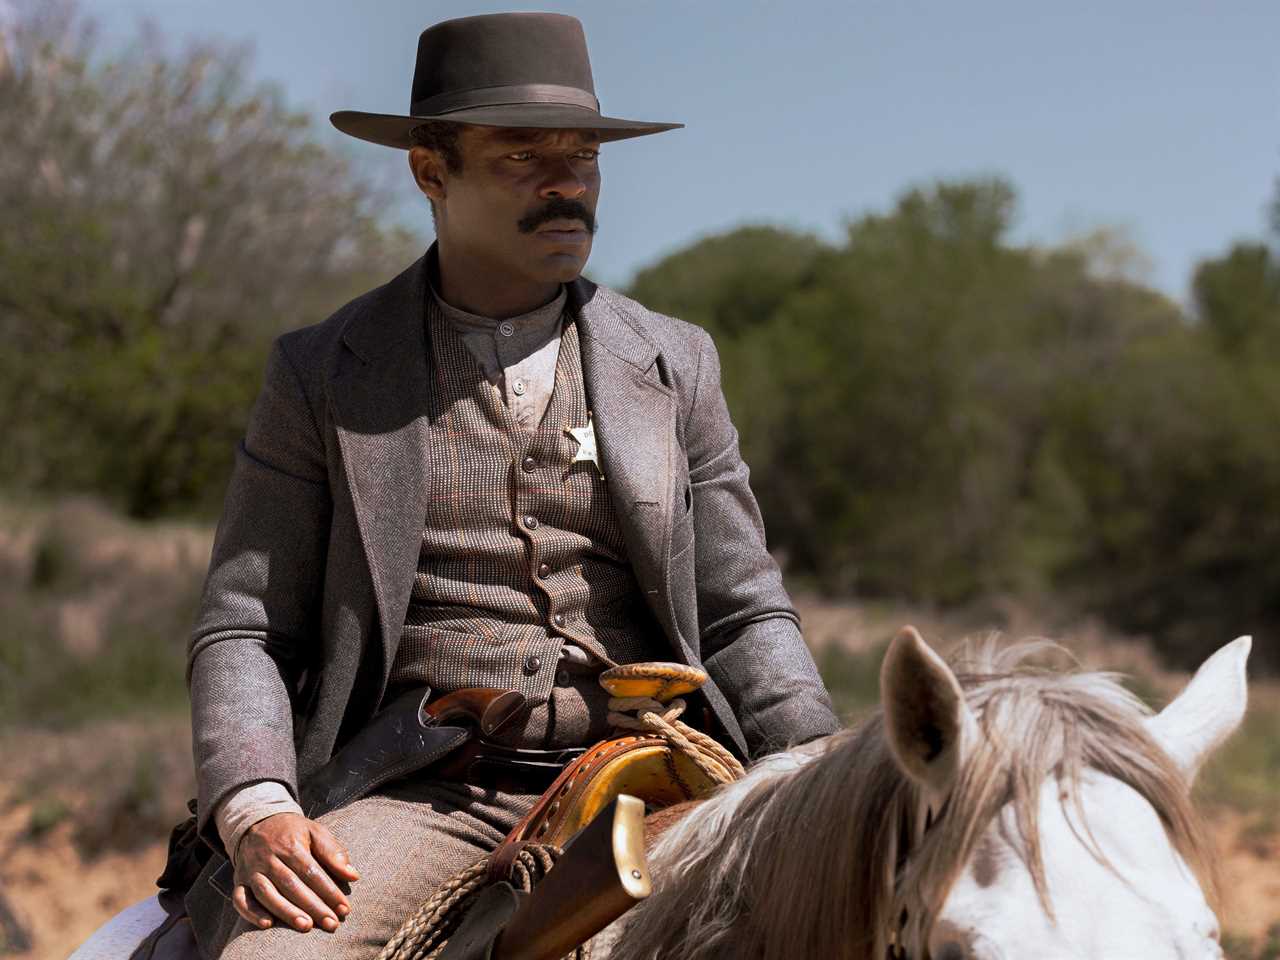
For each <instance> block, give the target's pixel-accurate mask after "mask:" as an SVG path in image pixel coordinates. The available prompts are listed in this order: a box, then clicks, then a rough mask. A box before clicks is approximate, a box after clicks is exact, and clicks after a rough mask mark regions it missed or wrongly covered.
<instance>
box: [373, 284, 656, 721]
mask: <svg viewBox="0 0 1280 960" xmlns="http://www.w3.org/2000/svg"><path fill="white" fill-rule="evenodd" d="M426 314H427V319H426V322H427V325H428V330H427V334H428V343H429V344H430V345H431V356H432V358H433V363H432V366H431V368H430V381H431V382H430V385H429V390H430V394H431V407H430V409H431V410H432V411H433V416H432V418H431V425H430V434H429V437H428V443H429V445H430V449H431V451H432V470H431V495H430V498H429V500H428V503H427V513H426V517H425V518H424V524H423V535H422V549H421V551H420V554H419V558H418V571H417V576H416V578H415V580H414V584H413V592H412V596H411V599H410V602H409V609H408V613H407V614H406V617H405V625H404V632H403V635H402V637H401V641H400V645H399V648H398V649H397V652H396V657H395V662H394V663H393V665H392V670H391V678H390V684H389V687H388V691H387V695H388V697H391V696H394V695H395V694H396V693H397V692H398V691H400V690H403V689H405V688H407V687H408V686H413V685H418V684H423V683H425V684H428V685H430V686H431V687H432V688H433V689H434V690H437V691H440V690H443V691H448V690H456V689H458V688H459V687H468V686H493V687H510V688H513V689H517V690H520V691H521V692H522V693H524V694H525V696H526V697H529V698H530V699H531V700H533V701H534V702H541V701H545V700H546V699H547V698H548V695H549V694H550V691H551V688H552V686H553V684H554V683H555V678H556V667H557V661H558V658H559V653H560V648H561V646H562V645H563V644H565V643H566V642H569V643H573V644H576V645H577V646H579V647H581V648H582V649H584V650H586V651H587V652H588V653H589V654H591V655H593V656H594V657H595V658H597V659H598V660H599V661H600V662H601V663H602V664H603V665H612V664H616V663H634V662H636V661H640V660H652V659H666V656H665V655H664V654H663V653H662V651H664V650H666V649H667V641H666V639H665V638H664V637H663V635H662V630H661V627H659V625H658V624H657V622H656V620H655V619H654V618H653V614H652V613H651V612H650V610H649V607H648V605H647V604H646V603H645V602H644V598H643V596H642V595H641V592H640V588H639V586H638V585H637V583H636V579H635V575H634V574H633V573H632V570H631V565H630V563H629V561H628V559H627V553H626V547H625V544H624V541H623V535H622V530H621V528H620V527H619V525H618V520H617V517H616V516H615V515H614V512H613V505H612V502H611V500H610V497H609V493H608V489H607V482H606V481H605V480H603V479H602V478H601V476H600V474H599V472H598V471H597V469H596V466H595V464H594V463H591V462H588V461H578V462H576V463H575V462H574V455H575V454H576V453H577V451H578V441H577V440H576V439H574V437H573V436H571V435H570V434H569V432H568V428H571V427H572V428H577V427H585V426H586V425H587V422H588V412H587V403H586V397H585V393H584V390H583V381H582V363H581V356H580V353H579V349H578V330H577V324H576V322H575V320H574V318H573V316H572V314H570V313H568V312H566V314H565V317H564V331H563V333H562V335H561V340H560V352H559V356H558V358H557V361H556V372H555V387H554V389H553V391H552V394H551V401H550V403H549V404H548V406H547V410H546V413H545V414H544V415H543V418H542V422H541V423H540V424H539V425H538V427H537V429H536V430H535V431H533V432H532V433H528V432H526V431H525V430H524V429H522V428H521V426H520V425H519V423H518V422H517V421H516V419H515V418H514V417H513V416H512V415H511V413H510V411H509V410H508V408H507V406H506V404H505V403H504V402H503V400H502V396H501V394H500V393H499V390H498V388H497V387H495V386H494V385H493V384H491V383H489V382H488V381H487V380H486V379H485V377H484V375H483V374H482V372H481V371H480V368H479V366H478V365H477V363H476V361H475V358H474V357H473V356H472V355H471V352H470V351H469V350H467V348H466V345H465V344H463V342H462V340H461V339H460V337H459V336H458V334H457V332H456V331H455V330H454V329H453V327H452V325H451V324H449V323H448V321H447V320H446V319H445V318H444V316H443V314H442V313H441V312H440V310H439V309H438V308H437V307H436V305H435V303H434V302H433V301H432V300H430V299H428V302H427V310H426Z"/></svg>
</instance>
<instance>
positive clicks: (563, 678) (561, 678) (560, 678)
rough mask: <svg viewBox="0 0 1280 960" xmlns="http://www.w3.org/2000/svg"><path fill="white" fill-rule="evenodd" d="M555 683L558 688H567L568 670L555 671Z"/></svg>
mask: <svg viewBox="0 0 1280 960" xmlns="http://www.w3.org/2000/svg"><path fill="white" fill-rule="evenodd" d="M556 683H558V684H560V686H562V687H567V686H568V685H569V671H568V670H557V671H556Z"/></svg>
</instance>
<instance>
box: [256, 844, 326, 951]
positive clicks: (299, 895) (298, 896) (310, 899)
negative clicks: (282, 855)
mask: <svg viewBox="0 0 1280 960" xmlns="http://www.w3.org/2000/svg"><path fill="white" fill-rule="evenodd" d="M268 877H269V878H270V880H271V882H272V884H274V885H275V888H276V890H277V891H279V893H280V894H281V895H282V896H283V897H285V898H286V899H287V900H289V901H290V902H291V903H294V904H296V905H297V908H298V909H300V910H302V911H303V912H304V913H306V914H309V915H310V918H311V920H312V921H313V922H314V923H316V924H317V925H319V926H321V927H323V928H324V929H325V930H328V931H329V932H330V933H332V932H333V931H334V930H337V929H338V915H337V914H336V913H334V912H333V911H332V910H330V909H329V907H328V906H327V905H326V904H325V902H324V901H323V900H321V899H320V897H318V896H316V893H315V891H314V890H312V889H311V887H310V886H308V885H307V884H306V883H305V882H304V881H303V880H302V878H301V877H299V876H298V874H297V873H296V872H295V871H294V869H293V867H292V866H291V865H289V864H287V863H285V862H284V861H283V860H274V861H272V863H271V866H270V868H269V873H268Z"/></svg>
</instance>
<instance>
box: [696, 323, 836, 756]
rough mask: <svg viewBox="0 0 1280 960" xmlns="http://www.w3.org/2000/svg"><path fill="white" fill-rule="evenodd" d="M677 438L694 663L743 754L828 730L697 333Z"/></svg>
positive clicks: (709, 347)
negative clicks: (689, 543) (689, 541)
mask: <svg viewBox="0 0 1280 960" xmlns="http://www.w3.org/2000/svg"><path fill="white" fill-rule="evenodd" d="M700 333H701V335H702V338H703V340H704V342H703V344H702V350H701V354H700V358H699V362H698V375H697V382H696V386H695V388H694V394H693V401H692V403H691V406H690V410H689V414H688V421H687V423H686V425H685V444H686V449H687V452H688V456H689V483H690V488H691V491H692V496H693V504H692V512H693V521H694V549H695V551H696V553H695V561H694V562H695V571H696V580H697V597H698V630H699V635H700V640H701V651H702V660H703V663H704V665H705V666H706V668H707V670H708V672H709V673H710V675H711V677H712V679H713V680H714V681H715V682H716V685H717V686H718V687H719V688H720V690H721V692H722V693H723V694H724V695H725V697H726V698H727V699H728V701H729V705H730V706H731V707H732V708H733V710H734V713H735V715H736V716H737V718H738V722H739V723H740V724H741V726H742V730H743V734H744V735H745V737H746V740H747V747H748V751H749V754H750V755H751V757H753V758H754V757H758V756H761V755H763V754H766V753H769V752H772V751H775V750H780V749H783V748H785V747H787V746H790V745H793V744H797V743H802V742H804V741H806V740H811V739H813V738H814V737H818V736H823V735H825V734H829V733H833V732H835V731H836V730H837V729H838V728H839V722H838V721H837V719H836V716H835V713H834V711H833V709H832V706H831V698H830V696H829V695H828V693H827V690H826V688H825V687H824V686H823V683H822V679H821V677H820V676H819V675H818V670H817V667H816V666H815V665H814V662H813V657H812V656H811V655H810V653H809V650H808V647H806V646H805V643H804V640H803V639H802V637H801V635H800V621H799V618H798V617H797V615H796V612H795V608H794V607H793V606H792V603H791V598H790V597H789V596H788V595H787V592H786V590H785V589H784V587H783V585H782V575H781V573H780V571H779V570H778V565H777V564H776V563H775V562H774V560H773V558H772V557H771V556H770V555H769V552H768V550H767V549H766V546H765V532H764V524H763V521H762V520H761V517H760V509H759V507H758V506H757V505H756V500H755V497H754V496H753V495H752V493H751V488H750V486H749V485H748V482H747V479H748V473H749V471H748V469H747V465H746V464H745V463H744V462H743V460H742V456H741V455H740V453H739V451H738V431H737V430H736V429H735V427H734V426H733V422H732V421H731V419H730V417H729V409H728V406H727V404H726V403H725V398H724V392H723V390H722V389H721V386H720V358H719V355H718V353H717V352H716V348H715V344H714V343H713V342H712V340H711V337H710V335H708V334H707V333H706V331H700Z"/></svg>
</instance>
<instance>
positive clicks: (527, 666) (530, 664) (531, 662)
mask: <svg viewBox="0 0 1280 960" xmlns="http://www.w3.org/2000/svg"><path fill="white" fill-rule="evenodd" d="M541 669H542V660H541V659H539V658H538V657H535V656H530V657H528V658H526V660H525V662H524V672H525V673H537V672H538V671H539V670H541Z"/></svg>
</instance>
